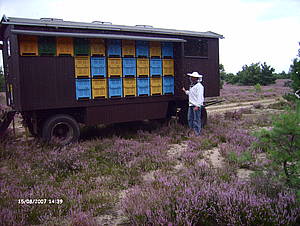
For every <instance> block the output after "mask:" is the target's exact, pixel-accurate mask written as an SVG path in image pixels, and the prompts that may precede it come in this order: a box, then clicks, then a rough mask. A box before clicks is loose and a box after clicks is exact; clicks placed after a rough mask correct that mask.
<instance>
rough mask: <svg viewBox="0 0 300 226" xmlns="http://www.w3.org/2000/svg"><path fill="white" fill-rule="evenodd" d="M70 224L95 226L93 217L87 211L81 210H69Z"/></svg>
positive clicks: (73, 225) (72, 225) (74, 225)
mask: <svg viewBox="0 0 300 226" xmlns="http://www.w3.org/2000/svg"><path fill="white" fill-rule="evenodd" d="M70 218H71V219H70V221H71V222H70V225H71V226H97V225H98V224H97V222H96V220H95V219H94V218H93V215H92V214H91V213H88V212H82V211H71V216H70Z"/></svg>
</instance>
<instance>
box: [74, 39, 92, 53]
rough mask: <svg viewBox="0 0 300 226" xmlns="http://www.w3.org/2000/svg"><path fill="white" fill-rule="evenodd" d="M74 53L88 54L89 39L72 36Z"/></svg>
mask: <svg viewBox="0 0 300 226" xmlns="http://www.w3.org/2000/svg"><path fill="white" fill-rule="evenodd" d="M74 54H75V56H89V54H90V46H89V40H88V39H85V38H74Z"/></svg>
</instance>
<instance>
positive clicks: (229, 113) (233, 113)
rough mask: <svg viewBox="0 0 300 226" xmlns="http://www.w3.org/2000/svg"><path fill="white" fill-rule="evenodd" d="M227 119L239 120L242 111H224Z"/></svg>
mask: <svg viewBox="0 0 300 226" xmlns="http://www.w3.org/2000/svg"><path fill="white" fill-rule="evenodd" d="M224 117H225V119H227V120H240V119H241V118H242V112H240V111H226V112H225V114H224Z"/></svg>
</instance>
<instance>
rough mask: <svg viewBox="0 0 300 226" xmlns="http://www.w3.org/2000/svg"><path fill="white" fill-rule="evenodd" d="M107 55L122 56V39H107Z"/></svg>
mask: <svg viewBox="0 0 300 226" xmlns="http://www.w3.org/2000/svg"><path fill="white" fill-rule="evenodd" d="M107 55H108V56H109V57H121V40H117V39H112V40H110V39H109V40H107Z"/></svg>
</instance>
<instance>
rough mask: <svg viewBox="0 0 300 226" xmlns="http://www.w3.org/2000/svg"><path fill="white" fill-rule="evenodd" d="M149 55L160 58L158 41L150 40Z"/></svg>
mask: <svg viewBox="0 0 300 226" xmlns="http://www.w3.org/2000/svg"><path fill="white" fill-rule="evenodd" d="M150 57H153V58H154V57H155V58H161V46H160V42H150Z"/></svg>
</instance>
